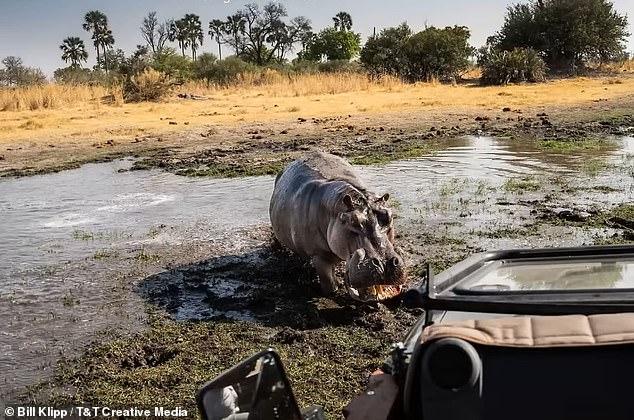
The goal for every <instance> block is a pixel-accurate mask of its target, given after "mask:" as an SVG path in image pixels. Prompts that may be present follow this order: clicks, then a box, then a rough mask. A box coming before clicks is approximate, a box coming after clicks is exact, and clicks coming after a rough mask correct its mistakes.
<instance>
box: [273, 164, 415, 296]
mask: <svg viewBox="0 0 634 420" xmlns="http://www.w3.org/2000/svg"><path fill="white" fill-rule="evenodd" d="M388 199H389V194H383V195H377V194H375V193H374V192H372V191H370V190H369V189H368V187H367V186H366V184H365V183H364V182H363V181H362V180H361V178H360V176H359V174H358V173H357V172H356V171H355V169H354V167H353V166H352V165H351V164H350V163H349V162H348V161H346V160H345V159H343V158H341V157H339V156H336V155H332V154H329V153H324V152H312V153H310V154H308V155H306V156H304V157H302V158H300V159H297V160H295V161H293V162H292V163H290V164H289V165H288V166H287V167H286V168H284V169H283V170H282V171H280V172H279V173H278V175H277V177H276V178H275V185H274V188H273V194H272V196H271V202H270V206H269V216H270V218H271V225H272V227H273V233H274V235H275V237H276V238H277V240H278V241H279V242H280V243H282V244H283V245H284V246H286V247H287V248H289V249H290V250H291V251H293V252H295V253H297V254H300V255H303V256H306V257H310V259H311V261H312V264H313V266H314V267H315V270H316V271H317V276H318V278H319V283H320V286H321V290H322V292H323V293H324V294H325V295H331V294H333V293H334V292H335V291H336V290H337V289H338V284H337V281H336V278H335V267H336V266H337V265H338V264H339V263H341V262H342V261H345V262H346V271H345V275H344V285H345V287H346V288H347V291H348V293H349V294H350V296H352V297H353V298H354V299H357V300H361V301H372V300H384V299H387V298H391V297H394V296H396V295H398V294H399V293H400V292H401V291H402V290H403V288H404V283H405V280H406V267H405V260H404V256H403V252H402V250H401V249H400V248H398V247H397V246H396V245H395V243H394V236H395V232H394V225H393V217H392V212H391V210H390V209H389V208H388V207H387V205H386V202H387V201H388Z"/></svg>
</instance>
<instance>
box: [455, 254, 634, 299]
mask: <svg viewBox="0 0 634 420" xmlns="http://www.w3.org/2000/svg"><path fill="white" fill-rule="evenodd" d="M606 289H613V290H621V291H622V290H624V289H634V260H633V259H626V258H607V259H606V258H605V257H603V258H596V259H585V260H583V261H580V260H576V261H575V260H572V261H571V260H569V259H561V260H554V261H530V260H529V261H513V260H497V261H490V262H487V263H486V264H484V265H483V266H482V267H480V269H478V270H476V271H475V272H473V273H471V274H470V275H469V276H467V277H466V278H465V279H464V280H463V281H462V282H461V283H460V284H459V285H458V286H457V287H456V288H455V289H454V291H455V292H457V293H461V294H465V293H469V292H480V293H481V292H486V293H504V292H509V291H511V292H518V291H574V290H579V291H580V290H606Z"/></svg>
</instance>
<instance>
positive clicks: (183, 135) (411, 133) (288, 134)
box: [0, 87, 634, 177]
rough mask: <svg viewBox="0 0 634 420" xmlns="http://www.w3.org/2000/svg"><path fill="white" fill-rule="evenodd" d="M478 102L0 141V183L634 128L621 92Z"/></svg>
mask: <svg viewBox="0 0 634 420" xmlns="http://www.w3.org/2000/svg"><path fill="white" fill-rule="evenodd" d="M461 89H478V87H470V88H469V87H464V88H461ZM499 94H500V95H502V94H505V92H500V93H499ZM508 95H510V96H509V98H512V99H509V104H512V103H514V102H516V99H515V96H513V95H516V94H508ZM502 103H504V102H502ZM480 105H481V106H480ZM480 105H479V106H478V107H476V108H474V107H473V106H470V107H457V106H453V107H446V108H440V107H439V108H428V107H422V108H421V109H418V110H417V109H415V108H412V107H411V106H410V107H409V108H408V109H407V110H398V111H394V110H390V109H386V110H385V112H381V113H359V112H357V113H353V114H347V113H346V114H340V115H335V116H332V115H329V116H319V115H317V116H313V115H310V114H301V115H297V116H292V117H291V116H289V117H286V118H280V119H277V120H273V121H266V122H257V119H255V120H253V121H256V122H250V123H247V122H241V121H237V122H232V123H215V122H213V118H211V117H210V120H209V123H206V124H198V125H197V126H195V127H192V128H189V127H188V126H187V125H183V126H182V128H181V129H180V130H179V131H177V132H173V133H160V132H157V133H153V132H152V131H147V130H141V131H140V132H139V133H138V134H136V135H133V136H127V137H126V136H123V137H121V136H119V137H117V138H116V139H115V138H112V139H109V140H100V141H85V140H82V139H81V132H78V133H75V134H73V136H75V137H72V138H69V139H50V140H37V141H36V140H34V141H16V142H8V143H7V142H5V143H4V144H2V145H0V177H12V176H28V175H35V174H44V173H51V172H59V171H63V170H67V169H72V168H77V167H79V166H81V165H83V164H85V163H90V162H109V161H112V160H114V159H118V158H121V157H125V156H136V157H138V158H141V159H140V161H138V162H137V163H136V164H135V165H134V169H149V168H161V169H164V170H168V171H170V172H173V173H177V174H181V175H188V176H205V177H207V176H213V177H235V176H249V175H265V174H273V173H276V172H277V171H278V170H279V169H280V168H281V167H282V166H283V165H284V164H285V163H287V162H289V161H290V160H292V159H293V158H294V157H296V156H298V155H300V154H302V153H304V152H306V151H308V150H313V149H321V150H327V151H330V152H332V153H336V154H339V155H342V156H345V157H348V158H350V159H351V160H352V161H353V162H355V163H358V164H375V163H384V162H389V161H394V160H398V159H404V158H410V157H416V156H422V155H425V154H426V153H429V152H430V151H433V150H437V149H439V148H442V144H443V142H444V141H446V140H447V139H451V138H455V137H457V136H462V135H483V136H497V137H508V138H514V139H517V140H518V141H525V140H527V139H528V140H534V139H548V140H553V141H555V142H560V141H561V142H570V143H572V144H573V147H574V143H575V142H577V141H586V140H588V139H590V140H592V141H601V140H602V139H603V138H604V137H605V136H606V135H627V134H628V133H632V130H634V128H633V127H634V116H633V113H632V109H634V95H631V94H630V95H623V96H619V97H616V98H612V97H610V99H604V98H601V97H599V98H598V99H595V100H592V101H586V102H580V103H578V104H568V105H555V104H545V105H539V104H531V105H522V106H517V105H509V106H504V105H503V106H496V107H492V106H486V104H480ZM397 108H398V107H397ZM156 118H158V116H156ZM162 119H163V117H161V120H162ZM161 122H163V121H161ZM168 122H169V123H176V122H175V121H171V119H170V121H165V122H164V123H165V124H167V123H168ZM551 145H552V144H551Z"/></svg>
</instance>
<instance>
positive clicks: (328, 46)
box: [302, 28, 361, 61]
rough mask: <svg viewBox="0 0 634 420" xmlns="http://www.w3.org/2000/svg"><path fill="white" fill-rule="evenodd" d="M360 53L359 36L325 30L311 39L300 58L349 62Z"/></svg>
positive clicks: (331, 29) (334, 30) (330, 29)
mask: <svg viewBox="0 0 634 420" xmlns="http://www.w3.org/2000/svg"><path fill="white" fill-rule="evenodd" d="M359 51H361V34H355V33H353V32H347V31H341V30H337V29H334V28H325V29H323V30H322V31H321V32H319V34H317V36H315V37H314V38H312V39H311V40H310V41H309V42H308V45H307V46H306V51H305V52H304V53H302V58H304V59H307V60H311V61H320V60H322V58H323V57H326V59H327V60H328V61H331V60H350V59H351V58H352V57H354V56H356V55H357V54H358V53H359Z"/></svg>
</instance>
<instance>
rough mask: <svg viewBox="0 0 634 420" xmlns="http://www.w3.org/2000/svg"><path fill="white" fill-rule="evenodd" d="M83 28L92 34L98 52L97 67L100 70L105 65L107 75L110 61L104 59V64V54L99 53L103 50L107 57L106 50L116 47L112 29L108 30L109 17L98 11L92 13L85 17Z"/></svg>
mask: <svg viewBox="0 0 634 420" xmlns="http://www.w3.org/2000/svg"><path fill="white" fill-rule="evenodd" d="M82 26H83V28H84V29H85V30H86V31H88V32H92V40H93V44H94V46H95V50H96V51H97V67H98V68H99V67H101V66H102V64H103V67H104V68H105V70H106V73H107V72H108V61H107V59H105V57H104V60H103V63H102V59H101V58H102V54H101V53H100V51H99V50H100V48H101V50H102V51H103V56H105V53H106V49H109V48H110V47H112V45H114V36H113V35H112V31H111V30H110V28H108V18H107V16H106V15H105V14H104V13H102V12H100V11H98V10H93V11H90V12H88V13H86V15H85V16H84V24H83V25H82Z"/></svg>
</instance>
